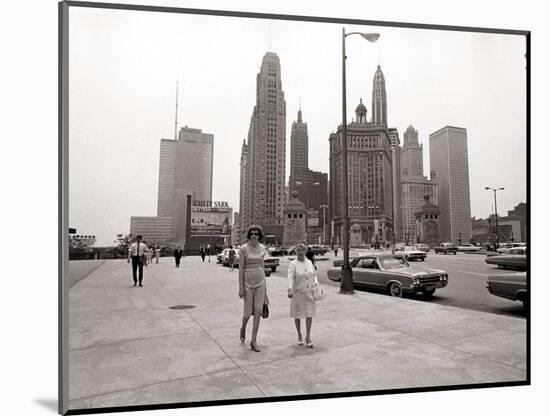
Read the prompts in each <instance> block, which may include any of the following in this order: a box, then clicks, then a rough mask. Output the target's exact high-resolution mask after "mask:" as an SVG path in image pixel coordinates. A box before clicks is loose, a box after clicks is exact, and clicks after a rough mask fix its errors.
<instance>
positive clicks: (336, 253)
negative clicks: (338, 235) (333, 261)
mask: <svg viewBox="0 0 550 416" xmlns="http://www.w3.org/2000/svg"><path fill="white" fill-rule="evenodd" d="M334 257H338V246H334Z"/></svg>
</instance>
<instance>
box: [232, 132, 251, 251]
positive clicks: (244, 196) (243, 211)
mask: <svg viewBox="0 0 550 416" xmlns="http://www.w3.org/2000/svg"><path fill="white" fill-rule="evenodd" d="M247 179H248V145H247V144H246V140H243V145H242V146H241V181H240V188H239V189H240V192H239V231H240V232H239V234H238V236H237V237H238V242H239V243H241V244H244V243H245V242H246V232H247V229H248V225H250V204H249V202H250V201H249V198H250V195H249V190H248V182H247ZM245 224H248V225H246V227H245ZM234 243H237V240H235V241H234Z"/></svg>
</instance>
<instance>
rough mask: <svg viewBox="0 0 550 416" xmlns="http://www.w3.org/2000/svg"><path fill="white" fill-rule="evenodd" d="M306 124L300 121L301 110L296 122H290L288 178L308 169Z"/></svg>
mask: <svg viewBox="0 0 550 416" xmlns="http://www.w3.org/2000/svg"><path fill="white" fill-rule="evenodd" d="M308 147H309V146H308V134H307V123H304V122H303V121H302V108H300V109H299V110H298V120H297V121H293V122H292V129H291V131H290V176H296V174H297V173H298V172H300V171H305V170H307V169H308Z"/></svg>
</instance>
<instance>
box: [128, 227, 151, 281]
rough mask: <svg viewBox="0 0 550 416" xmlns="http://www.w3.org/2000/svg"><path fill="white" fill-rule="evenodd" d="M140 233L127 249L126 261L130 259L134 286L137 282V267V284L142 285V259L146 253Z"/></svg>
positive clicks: (145, 246)
mask: <svg viewBox="0 0 550 416" xmlns="http://www.w3.org/2000/svg"><path fill="white" fill-rule="evenodd" d="M141 239H142V237H141V235H138V236H137V237H136V242H135V243H132V245H131V246H130V248H129V249H128V263H130V259H131V260H132V275H133V277H134V287H135V286H137V284H138V279H137V276H136V275H137V271H138V269H139V286H140V287H143V259H144V258H145V257H144V256H145V254H146V253H147V250H148V248H147V245H146V244H144V243H142V242H141Z"/></svg>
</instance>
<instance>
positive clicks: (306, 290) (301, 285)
mask: <svg viewBox="0 0 550 416" xmlns="http://www.w3.org/2000/svg"><path fill="white" fill-rule="evenodd" d="M288 279H289V287H291V288H292V289H293V291H294V296H293V297H292V298H291V299H290V317H291V318H294V319H302V318H314V317H315V313H316V307H315V299H313V284H314V283H316V282H317V274H316V271H315V267H314V266H313V263H312V262H311V261H310V260H308V259H304V261H299V260H298V259H296V260H293V261H292V262H291V263H290V265H289V267H288Z"/></svg>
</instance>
